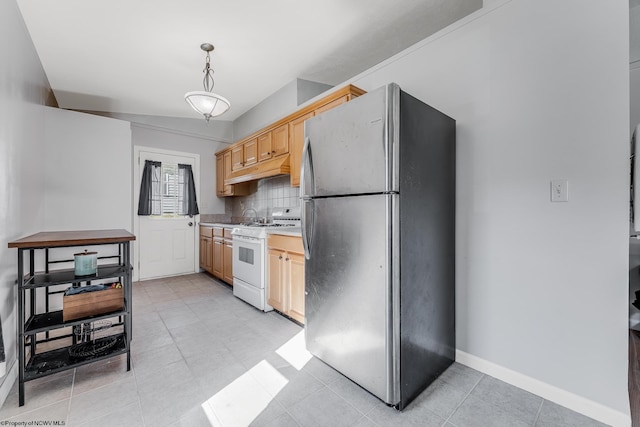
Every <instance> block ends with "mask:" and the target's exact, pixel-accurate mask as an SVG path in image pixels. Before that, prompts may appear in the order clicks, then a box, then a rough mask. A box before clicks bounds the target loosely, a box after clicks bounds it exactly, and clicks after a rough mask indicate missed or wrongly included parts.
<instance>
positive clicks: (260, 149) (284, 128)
mask: <svg viewBox="0 0 640 427" xmlns="http://www.w3.org/2000/svg"><path fill="white" fill-rule="evenodd" d="M364 93H365V91H363V90H362V89H359V88H357V87H355V86H352V85H348V86H345V87H343V88H341V89H338V90H336V91H333V92H332V93H330V94H329V95H327V96H325V97H324V98H322V99H319V100H318V101H315V102H312V103H310V104H308V105H307V106H305V107H303V108H301V109H300V110H298V111H296V112H295V113H293V114H290V115H288V116H286V117H284V118H282V119H280V120H278V121H276V122H275V123H272V124H271V125H269V126H267V127H265V128H263V129H261V130H259V131H258V132H255V133H253V134H251V135H249V136H247V137H246V138H244V139H242V140H240V141H238V142H236V143H234V144H233V145H232V146H231V147H230V148H228V149H226V150H228V151H229V155H230V164H229V172H228V173H227V172H226V171H225V174H224V175H221V174H219V173H218V174H216V179H218V180H219V179H220V178H221V177H223V179H224V181H225V183H226V185H224V188H227V185H229V184H233V186H235V190H234V191H231V192H229V191H227V190H225V191H223V192H220V189H221V188H222V187H223V184H220V183H217V184H216V190H217V191H216V194H217V195H218V196H220V197H222V196H233V195H240V193H239V192H238V190H239V187H238V186H239V185H240V184H245V183H247V182H249V181H255V180H258V179H261V178H267V177H270V176H277V175H286V174H289V175H291V186H292V187H298V186H300V166H301V163H302V149H303V147H304V121H305V120H307V119H309V118H310V117H313V116H314V115H316V116H317V115H318V114H322V113H324V112H325V111H327V110H330V109H332V108H335V107H337V106H338V105H341V104H344V103H345V102H348V101H351V100H352V99H353V98H355V97H357V96H360V95H363V94H364ZM223 151H224V150H223ZM218 154H220V152H218V153H216V155H218ZM336 155H339V153H336ZM225 164H226V163H225ZM216 165H217V162H216Z"/></svg>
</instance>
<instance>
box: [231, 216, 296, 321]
mask: <svg viewBox="0 0 640 427" xmlns="http://www.w3.org/2000/svg"><path fill="white" fill-rule="evenodd" d="M295 227H298V228H299V227H300V208H282V209H279V210H277V211H274V212H273V222H272V223H267V224H262V223H256V224H249V225H240V226H236V227H234V229H233V231H232V232H231V234H232V235H233V294H234V295H235V296H236V297H238V298H240V299H242V300H244V301H246V302H248V303H249V304H251V305H253V306H255V307H256V308H258V309H260V310H262V311H270V310H273V307H271V306H270V305H269V304H267V234H268V233H269V231H271V230H276V229H278V230H279V229H283V230H284V229H287V230H289V229H290V230H295Z"/></svg>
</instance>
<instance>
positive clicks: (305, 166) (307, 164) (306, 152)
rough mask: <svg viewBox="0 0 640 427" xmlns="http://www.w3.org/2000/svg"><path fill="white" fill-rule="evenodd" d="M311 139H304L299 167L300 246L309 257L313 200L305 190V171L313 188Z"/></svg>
mask: <svg viewBox="0 0 640 427" xmlns="http://www.w3.org/2000/svg"><path fill="white" fill-rule="evenodd" d="M310 144H311V140H310V139H309V137H306V138H305V139H304V148H303V149H302V165H301V167H300V189H301V192H302V204H303V205H302V209H301V210H300V219H301V221H302V246H303V247H304V257H305V258H306V259H310V258H311V250H310V246H311V237H312V230H313V207H314V205H313V200H312V199H310V198H309V197H310V196H312V194H310V193H311V191H307V178H306V177H307V173H308V174H309V184H310V188H311V189H312V188H314V184H315V183H314V182H313V180H314V177H313V164H312V158H311V145H310ZM309 207H310V208H311V215H307V209H308V208H309Z"/></svg>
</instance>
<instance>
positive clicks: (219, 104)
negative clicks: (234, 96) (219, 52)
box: [184, 43, 231, 123]
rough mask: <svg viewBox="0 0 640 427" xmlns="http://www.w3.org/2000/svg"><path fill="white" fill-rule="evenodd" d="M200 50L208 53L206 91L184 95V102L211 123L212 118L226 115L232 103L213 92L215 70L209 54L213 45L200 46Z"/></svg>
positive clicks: (205, 73)
mask: <svg viewBox="0 0 640 427" xmlns="http://www.w3.org/2000/svg"><path fill="white" fill-rule="evenodd" d="M200 49H202V50H204V51H205V52H207V58H206V62H205V64H204V70H202V72H203V73H204V79H202V83H203V85H204V91H202V90H196V91H193V92H187V93H186V94H185V95H184V100H185V101H187V103H188V104H189V105H191V107H192V108H193V109H194V110H196V111H197V112H198V113H200V114H202V115H203V116H204V118H205V120H206V121H207V123H209V119H211V117H216V116H219V115H221V114H224V113H225V112H226V111H227V110H228V109H229V107H230V106H231V103H230V102H229V101H228V100H227V99H226V98H223V97H222V96H220V95H217V94H215V93H213V92H212V90H213V69H212V68H211V65H210V61H211V59H210V57H209V52H211V51H213V45H212V44H209V43H203V44H201V45H200Z"/></svg>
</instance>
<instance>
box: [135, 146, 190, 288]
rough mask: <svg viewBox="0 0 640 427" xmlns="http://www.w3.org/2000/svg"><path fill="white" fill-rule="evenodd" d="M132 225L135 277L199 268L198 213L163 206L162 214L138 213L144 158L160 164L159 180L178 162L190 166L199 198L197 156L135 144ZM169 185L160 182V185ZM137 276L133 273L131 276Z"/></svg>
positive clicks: (140, 277) (167, 177) (165, 176)
mask: <svg viewBox="0 0 640 427" xmlns="http://www.w3.org/2000/svg"><path fill="white" fill-rule="evenodd" d="M135 151H136V154H137V155H136V156H135V159H136V160H135V161H136V163H137V164H136V175H135V176H136V183H135V186H134V193H135V199H134V204H135V211H134V215H135V221H134V223H135V226H136V228H137V233H136V236H137V259H138V275H137V279H138V280H145V279H152V278H157V277H166V276H176V275H180V274H188V273H194V272H197V271H198V264H197V262H196V261H197V260H198V256H197V255H198V254H197V248H196V246H197V240H196V229H197V227H196V225H197V216H194V217H189V216H184V215H176V214H172V212H171V209H170V208H168V209H163V214H162V215H157V216H138V215H137V213H138V199H139V194H140V181H141V177H142V171H143V169H144V162H145V160H153V161H158V162H161V163H162V166H163V174H162V177H163V178H162V179H163V180H164V179H168V180H170V179H171V176H172V173H173V172H172V168H176V169H177V165H178V164H187V165H191V168H192V170H193V175H194V181H195V184H196V195H197V196H196V197H197V198H198V199H199V198H200V197H199V187H200V185H199V182H200V179H199V170H198V168H199V163H200V162H199V155H197V154H192V155H190V154H187V153H174V152H170V151H166V150H160V149H153V148H142V147H136V150H135ZM165 185H168V184H167V183H165V182H163V185H162V186H163V187H164V186H165ZM135 276H136V275H135V274H134V277H135Z"/></svg>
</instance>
